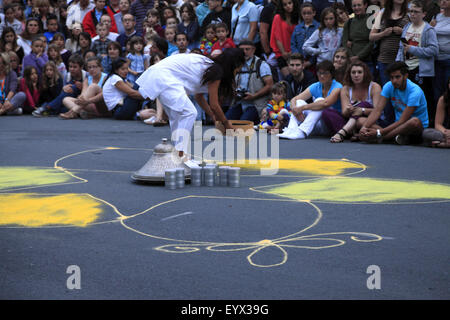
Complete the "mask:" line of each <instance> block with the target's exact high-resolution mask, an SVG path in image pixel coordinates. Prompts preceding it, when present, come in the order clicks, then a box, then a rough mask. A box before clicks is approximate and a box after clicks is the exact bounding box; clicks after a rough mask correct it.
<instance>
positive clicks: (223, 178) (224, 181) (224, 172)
mask: <svg viewBox="0 0 450 320" xmlns="http://www.w3.org/2000/svg"><path fill="white" fill-rule="evenodd" d="M228 168H229V167H227V166H220V167H219V185H221V186H222V187H226V186H227V185H228Z"/></svg>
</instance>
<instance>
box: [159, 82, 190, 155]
mask: <svg viewBox="0 0 450 320" xmlns="http://www.w3.org/2000/svg"><path fill="white" fill-rule="evenodd" d="M159 100H160V102H161V104H162V105H163V107H164V111H165V112H166V114H167V116H168V117H169V124H170V131H171V135H172V136H171V140H172V142H173V143H174V145H175V150H177V151H183V152H184V153H188V147H189V142H190V141H191V131H192V128H193V127H194V122H195V119H196V118H197V110H196V109H195V106H194V104H193V103H192V101H191V99H189V97H188V95H187V94H186V92H184V89H183V94H181V93H180V92H179V91H178V90H176V89H175V90H171V89H169V90H166V91H164V92H162V93H161V94H160V95H159Z"/></svg>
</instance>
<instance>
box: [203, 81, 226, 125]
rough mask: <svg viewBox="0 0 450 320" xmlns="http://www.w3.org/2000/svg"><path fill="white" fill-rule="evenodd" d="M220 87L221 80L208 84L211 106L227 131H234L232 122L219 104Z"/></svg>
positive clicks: (216, 117)
mask: <svg viewBox="0 0 450 320" xmlns="http://www.w3.org/2000/svg"><path fill="white" fill-rule="evenodd" d="M219 85H220V80H215V81H212V82H209V83H208V94H209V106H210V108H211V110H212V112H213V113H214V115H215V119H216V121H220V122H221V123H222V124H223V126H224V127H225V130H226V129H233V126H232V125H231V122H230V121H229V120H228V119H227V117H225V114H224V113H223V111H222V107H221V106H220V103H219ZM205 102H206V101H205Z"/></svg>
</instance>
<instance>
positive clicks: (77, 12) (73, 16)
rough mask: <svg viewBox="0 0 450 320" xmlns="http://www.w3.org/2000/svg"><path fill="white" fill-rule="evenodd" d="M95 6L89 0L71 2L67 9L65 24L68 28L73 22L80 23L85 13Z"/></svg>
mask: <svg viewBox="0 0 450 320" xmlns="http://www.w3.org/2000/svg"><path fill="white" fill-rule="evenodd" d="M94 7H95V5H94V3H93V2H91V1H90V0H80V1H79V2H78V3H75V4H71V5H70V6H69V9H68V11H67V19H66V26H67V28H69V29H70V27H71V25H72V24H73V23H75V22H78V23H82V22H83V19H84V16H85V15H86V13H88V12H89V11H91V10H92V9H93V8H94Z"/></svg>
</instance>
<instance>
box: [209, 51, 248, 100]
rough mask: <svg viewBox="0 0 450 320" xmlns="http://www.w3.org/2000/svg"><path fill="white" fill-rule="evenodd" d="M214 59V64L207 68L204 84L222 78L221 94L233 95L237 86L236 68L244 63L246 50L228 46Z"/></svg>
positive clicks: (223, 95)
mask: <svg viewBox="0 0 450 320" xmlns="http://www.w3.org/2000/svg"><path fill="white" fill-rule="evenodd" d="M212 60H213V61H214V64H213V65H211V66H210V67H209V68H208V69H206V71H205V73H204V74H203V79H202V84H206V83H208V82H212V81H215V80H220V86H219V96H222V97H227V96H232V95H233V94H234V88H235V86H234V81H235V80H234V70H236V69H237V68H240V67H242V66H243V65H244V63H245V56H244V51H242V50H241V49H238V48H227V49H225V50H224V51H223V52H222V53H221V54H220V55H219V56H217V57H215V58H213V59H212Z"/></svg>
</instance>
